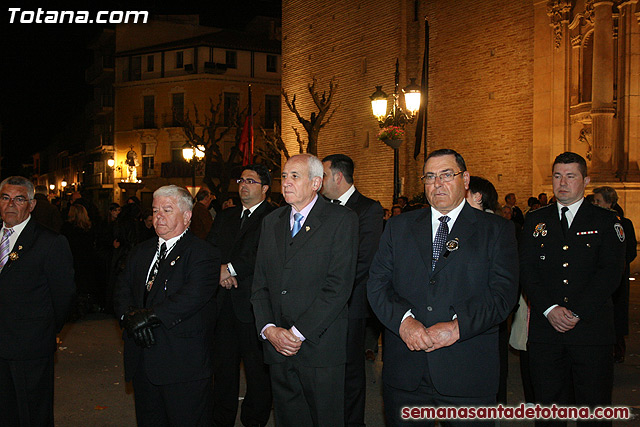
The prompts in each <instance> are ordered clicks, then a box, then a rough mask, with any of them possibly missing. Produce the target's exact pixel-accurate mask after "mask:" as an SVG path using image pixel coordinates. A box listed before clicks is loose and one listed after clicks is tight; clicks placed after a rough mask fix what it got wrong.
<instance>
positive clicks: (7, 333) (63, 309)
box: [0, 176, 75, 427]
mask: <svg viewBox="0 0 640 427" xmlns="http://www.w3.org/2000/svg"><path fill="white" fill-rule="evenodd" d="M35 205H36V201H35V200H34V188H33V184H32V183H31V182H30V181H29V180H27V179H26V178H23V177H21V176H12V177H9V178H7V179H5V180H4V181H2V183H0V216H2V219H3V220H4V222H3V226H2V234H1V235H2V238H1V240H0V269H1V270H0V307H2V309H1V310H0V325H2V326H0V425H2V426H9V427H12V426H51V427H53V354H54V352H55V351H56V333H58V332H60V330H61V329H62V326H63V325H64V321H65V317H66V316H67V314H68V312H69V308H70V307H71V302H72V301H73V295H74V293H75V285H74V281H73V257H72V255H71V250H70V249H69V244H68V243H67V239H65V238H64V237H63V236H60V235H58V234H55V233H54V232H52V231H51V230H49V229H48V228H45V227H43V226H41V225H40V224H38V223H37V222H36V221H35V220H33V218H32V217H31V215H30V213H31V211H32V210H33V208H34V206H35Z"/></svg>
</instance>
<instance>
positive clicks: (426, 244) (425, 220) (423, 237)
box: [410, 208, 433, 272]
mask: <svg viewBox="0 0 640 427" xmlns="http://www.w3.org/2000/svg"><path fill="white" fill-rule="evenodd" d="M410 231H411V233H412V235H413V238H414V239H416V246H417V247H418V249H419V251H420V256H421V257H422V262H424V265H425V267H426V268H427V271H429V272H430V271H431V259H432V257H433V236H432V232H431V208H427V209H423V212H422V214H421V215H419V216H418V217H417V218H416V220H415V224H414V225H413V226H412V227H411V230H410Z"/></svg>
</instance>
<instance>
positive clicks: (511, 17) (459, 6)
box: [282, 0, 640, 224]
mask: <svg viewBox="0 0 640 427" xmlns="http://www.w3.org/2000/svg"><path fill="white" fill-rule="evenodd" d="M637 3H638V2H637V0H630V1H610V0H609V1H598V0H595V1H594V0H573V1H571V0H566V1H565V0H552V1H537V0H483V1H478V0H456V1H455V2H452V1H448V0H434V1H419V0H387V1H376V0H359V1H358V0H356V1H353V2H335V1H331V0H318V1H317V2H314V6H313V7H309V3H308V2H305V1H303V0H283V9H282V87H283V89H284V90H286V91H287V92H288V93H289V94H290V95H292V94H296V95H297V104H298V110H299V111H300V112H301V114H302V115H303V116H306V117H309V115H310V113H311V112H312V111H313V105H312V101H311V97H310V96H309V95H308V92H307V85H308V84H310V83H311V81H312V79H313V78H316V79H317V80H318V84H317V85H316V86H317V87H320V88H322V86H323V85H324V86H325V88H327V89H328V85H329V80H330V79H334V80H335V81H336V82H337V84H338V90H337V92H336V93H335V97H334V101H333V102H334V105H336V106H338V109H337V111H336V112H335V114H334V115H333V117H332V118H331V120H330V121H329V123H328V124H327V125H326V126H325V127H324V128H323V129H322V130H321V132H320V136H319V148H318V155H319V156H320V157H323V156H325V155H328V154H332V153H336V152H342V153H345V154H347V155H350V156H351V157H352V158H353V159H354V161H355V163H356V182H357V185H358V187H359V189H360V191H362V192H363V193H364V194H366V195H368V196H370V197H373V198H376V199H379V200H380V201H381V203H382V204H383V205H384V206H385V207H390V205H391V202H392V200H391V199H392V194H393V150H392V149H390V148H389V147H387V146H386V145H384V144H383V143H382V142H381V141H379V140H378V139H377V134H378V131H379V127H378V124H377V121H376V119H375V118H374V117H373V115H372V113H371V104H370V100H369V95H371V93H373V92H374V90H375V86H376V85H383V90H384V91H385V92H387V93H388V94H391V93H392V92H393V83H394V71H395V68H394V66H395V65H394V64H395V61H396V58H397V59H399V62H400V87H404V86H406V85H407V84H409V78H411V77H416V78H418V82H419V81H420V76H421V70H422V60H423V57H424V56H425V45H426V42H425V40H426V39H428V41H429V43H428V47H429V52H428V70H429V71H428V79H429V80H428V82H429V88H428V92H427V97H428V98H427V99H428V107H427V113H428V116H427V117H428V118H427V121H428V125H427V132H426V142H423V146H422V149H421V153H420V154H419V156H418V157H417V158H416V159H414V145H415V137H414V132H415V124H409V125H407V127H406V136H405V139H404V141H403V144H402V146H401V147H400V149H399V172H400V176H401V181H402V191H401V193H402V194H403V195H406V196H408V197H409V198H411V197H412V196H414V195H416V194H418V193H419V192H421V191H422V186H421V184H420V182H419V180H418V177H419V175H420V174H421V168H422V164H423V161H424V155H425V151H426V152H427V153H428V152H430V151H432V150H435V149H439V148H453V149H455V150H457V151H458V152H460V153H461V154H462V155H463V156H464V157H465V159H466V161H467V166H468V169H469V171H470V173H471V174H472V175H480V176H483V177H485V178H487V179H489V180H490V181H491V182H493V184H494V185H495V186H496V188H497V190H498V193H499V195H500V198H501V200H503V197H504V195H505V194H507V193H509V192H514V193H516V196H517V199H518V204H519V205H520V206H521V207H526V200H527V198H528V197H529V196H531V195H537V194H538V193H540V192H543V191H545V192H547V193H550V192H551V163H552V162H553V159H554V158H555V156H556V155H557V154H559V153H561V152H563V151H566V150H571V151H575V152H578V153H580V154H581V155H583V156H584V157H585V158H587V159H588V164H589V171H590V175H591V176H592V183H593V185H611V186H612V187H614V188H616V189H617V190H618V192H619V195H620V197H621V200H620V204H621V206H622V207H623V208H624V209H625V211H626V212H627V215H628V216H629V217H630V218H631V219H632V220H633V221H635V223H636V224H640V209H639V208H640V171H639V169H638V160H639V157H640V140H639V139H640V6H638V4H637ZM427 23H428V35H427ZM425 35H426V37H425ZM292 127H296V128H298V130H302V126H301V125H300V124H299V123H298V122H297V120H296V117H295V116H294V115H293V114H292V113H290V112H289V111H288V109H287V107H286V106H284V105H283V109H282V136H283V139H284V141H285V143H286V144H287V145H288V147H289V151H290V152H296V151H297V147H298V144H297V142H296V137H295V134H294V131H293V130H292ZM303 135H304V132H303ZM424 145H426V150H425V146H424ZM636 212H637V213H638V214H636Z"/></svg>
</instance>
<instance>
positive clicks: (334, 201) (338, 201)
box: [331, 199, 342, 205]
mask: <svg viewBox="0 0 640 427" xmlns="http://www.w3.org/2000/svg"><path fill="white" fill-rule="evenodd" d="M331 203H335V204H336V205H341V204H342V203H340V200H338V199H333V200H332V201H331Z"/></svg>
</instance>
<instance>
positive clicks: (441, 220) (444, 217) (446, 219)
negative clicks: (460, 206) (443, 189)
mask: <svg viewBox="0 0 640 427" xmlns="http://www.w3.org/2000/svg"><path fill="white" fill-rule="evenodd" d="M450 219H451V218H449V217H448V216H446V215H443V216H441V217H440V218H438V221H440V222H444V223H447V222H449V220H450Z"/></svg>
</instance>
